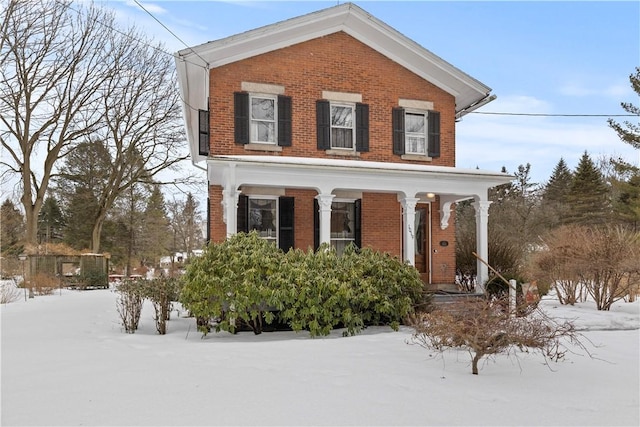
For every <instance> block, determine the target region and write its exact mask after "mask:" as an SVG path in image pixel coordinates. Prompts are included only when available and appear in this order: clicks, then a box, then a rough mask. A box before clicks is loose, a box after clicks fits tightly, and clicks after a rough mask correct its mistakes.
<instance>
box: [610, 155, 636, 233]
mask: <svg viewBox="0 0 640 427" xmlns="http://www.w3.org/2000/svg"><path fill="white" fill-rule="evenodd" d="M615 165H616V168H618V170H619V172H620V175H621V176H620V177H618V178H612V179H611V180H610V182H611V185H612V186H613V188H614V189H615V198H614V200H613V211H614V215H615V218H616V219H617V220H618V221H619V222H620V223H622V224H623V225H627V226H629V227H631V229H632V230H638V228H639V227H640V168H637V167H635V166H632V165H630V164H628V163H624V162H620V161H616V162H615Z"/></svg>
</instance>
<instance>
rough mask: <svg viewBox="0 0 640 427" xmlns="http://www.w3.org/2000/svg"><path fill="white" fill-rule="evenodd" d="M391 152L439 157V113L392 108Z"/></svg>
mask: <svg viewBox="0 0 640 427" xmlns="http://www.w3.org/2000/svg"><path fill="white" fill-rule="evenodd" d="M392 127H393V153H394V154H399V155H404V154H410V155H418V156H425V157H440V113H439V112H437V111H415V110H405V109H404V108H394V109H393V114H392Z"/></svg>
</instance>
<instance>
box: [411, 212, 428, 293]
mask: <svg viewBox="0 0 640 427" xmlns="http://www.w3.org/2000/svg"><path fill="white" fill-rule="evenodd" d="M414 229H415V230H416V248H415V251H416V254H415V266H416V269H417V270H418V272H419V273H420V277H421V278H422V281H423V282H424V283H429V205H418V206H416V220H415V228H414Z"/></svg>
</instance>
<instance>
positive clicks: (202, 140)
mask: <svg viewBox="0 0 640 427" xmlns="http://www.w3.org/2000/svg"><path fill="white" fill-rule="evenodd" d="M198 138H199V142H198V144H199V145H198V153H199V154H200V155H201V156H208V155H209V111H208V110H198Z"/></svg>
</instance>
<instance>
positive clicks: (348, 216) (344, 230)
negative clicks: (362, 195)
mask: <svg viewBox="0 0 640 427" xmlns="http://www.w3.org/2000/svg"><path fill="white" fill-rule="evenodd" d="M355 218H356V214H355V203H354V202H349V201H334V202H333V203H332V204H331V246H332V247H333V248H335V250H336V252H337V253H338V254H342V252H344V249H345V248H346V247H347V246H348V245H349V243H355V239H356V233H355V231H356V230H355V228H356V227H355V225H356V224H355Z"/></svg>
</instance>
